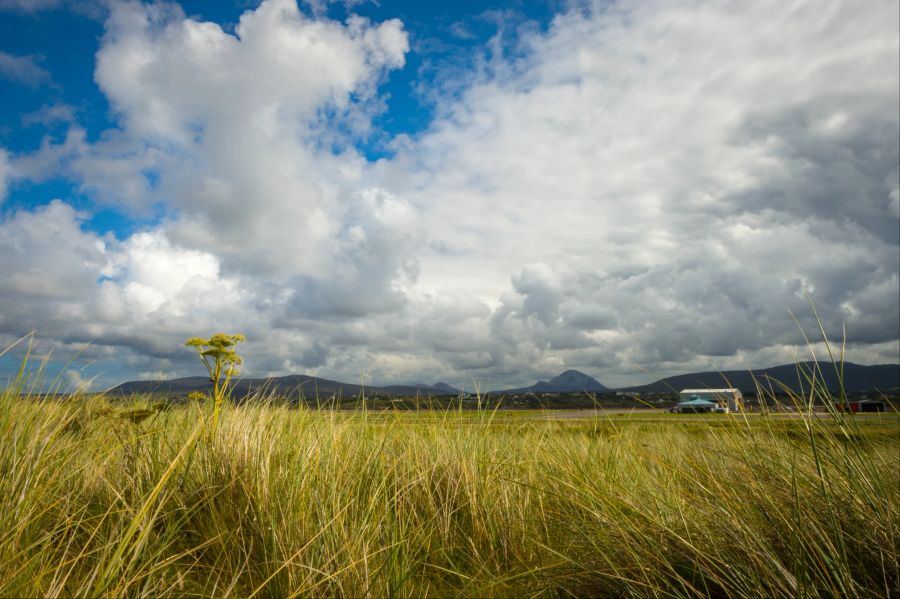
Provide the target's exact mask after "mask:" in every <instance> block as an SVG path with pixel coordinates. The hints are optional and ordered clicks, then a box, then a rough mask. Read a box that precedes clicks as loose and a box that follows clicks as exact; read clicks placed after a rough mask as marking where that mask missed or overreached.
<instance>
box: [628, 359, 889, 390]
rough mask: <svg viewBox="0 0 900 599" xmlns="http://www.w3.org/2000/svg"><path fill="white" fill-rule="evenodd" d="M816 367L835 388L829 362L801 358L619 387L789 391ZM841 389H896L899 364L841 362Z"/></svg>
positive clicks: (804, 381) (800, 386)
mask: <svg viewBox="0 0 900 599" xmlns="http://www.w3.org/2000/svg"><path fill="white" fill-rule="evenodd" d="M816 368H818V371H819V373H820V374H819V376H818V377H817V378H818V380H819V381H824V382H825V384H826V385H827V386H828V388H829V389H831V390H836V389H837V388H838V376H837V373H836V372H835V369H834V365H832V364H831V362H818V366H817V363H816V362H800V363H799V364H784V365H781V366H773V367H771V368H761V369H758V370H727V371H722V372H715V371H713V372H694V373H691V374H679V375H676V376H670V377H666V378H664V379H660V380H658V381H656V382H653V383H650V384H649V385H638V386H635V387H627V388H624V389H621V391H633V392H637V393H662V392H666V391H674V392H678V391H680V390H681V389H690V388H699V389H704V388H710V389H714V388H721V387H735V388H737V389H740V390H741V391H742V392H743V393H753V394H755V393H756V385H757V384H759V385H760V386H761V387H763V388H764V389H767V390H775V391H779V390H780V387H779V385H778V383H779V382H780V383H782V384H783V385H786V386H788V387H789V388H790V389H791V390H792V391H794V392H799V391H800V390H801V389H808V388H809V385H808V384H807V379H806V375H808V373H810V372H812V371H813V370H814V369H816ZM843 378H844V390H845V391H848V392H853V391H866V392H872V391H882V392H889V391H892V390H894V391H896V390H897V389H898V387H900V364H879V365H876V366H861V365H859V364H853V363H850V362H845V363H844V373H843Z"/></svg>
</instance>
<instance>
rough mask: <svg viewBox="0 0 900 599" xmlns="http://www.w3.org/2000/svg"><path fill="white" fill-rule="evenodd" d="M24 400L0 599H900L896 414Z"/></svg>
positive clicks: (6, 475) (1, 413) (3, 506)
mask: <svg viewBox="0 0 900 599" xmlns="http://www.w3.org/2000/svg"><path fill="white" fill-rule="evenodd" d="M23 389H25V390H26V391H25V392H23ZM27 389H28V384H27V383H25V382H24V381H21V380H20V381H18V382H17V383H16V384H14V385H11V386H10V388H9V389H8V390H7V391H6V392H5V393H3V394H2V395H0V439H2V443H0V472H2V473H3V476H2V477H0V596H86V597H88V596H101V595H102V596H129V597H136V596H152V597H158V596H167V595H169V596H174V595H177V596H195V595H196V596H240V597H250V596H255V597H290V596H304V595H340V596H350V597H360V596H374V597H389V596H391V597H423V596H480V597H489V596H516V597H518V596H528V595H576V596H636V597H684V596H710V595H711V596H730V597H743V596H747V597H750V596H753V597H758V596H771V597H778V596H784V597H788V596H789V597H797V596H802V597H816V596H822V597H833V596H848V597H853V596H858V597H875V596H885V595H889V594H897V593H900V567H898V553H900V546H898V544H900V478H898V477H900V475H898V472H900V451H898V450H900V437H898V433H900V419H898V416H897V414H896V413H890V414H885V415H875V416H874V417H867V418H861V417H849V416H844V415H841V414H838V413H833V412H832V413H826V414H816V413H813V412H812V411H811V410H810V411H806V412H804V411H803V410H802V409H800V410H799V411H798V412H797V414H795V415H794V416H793V417H791V418H785V417H779V416H774V415H773V416H766V415H752V416H743V415H717V416H715V417H708V418H707V417H702V418H697V417H688V418H687V419H679V417H678V416H672V415H666V414H654V415H652V416H648V415H647V413H644V412H642V413H635V414H634V415H631V416H629V415H624V416H623V415H619V416H608V417H606V416H599V417H592V418H586V419H571V420H555V419H553V418H552V417H551V416H552V414H530V415H529V414H514V415H508V414H505V413H503V412H481V413H476V414H473V413H471V412H469V413H465V414H461V413H457V412H448V413H434V412H428V413H409V412H380V413H372V412H356V413H346V412H328V411H312V410H303V409H300V410H297V409H288V408H286V407H278V406H274V405H269V404H264V403H262V402H249V403H247V404H244V405H242V406H240V407H236V406H232V405H229V404H225V405H224V406H223V407H222V411H221V414H220V416H219V423H218V427H217V429H216V430H215V431H214V432H213V431H212V428H211V427H210V425H209V424H210V421H211V408H210V407H208V406H198V405H189V406H185V407H178V408H174V409H170V410H164V409H161V408H162V406H153V405H151V404H150V403H149V401H148V400H147V399H146V398H143V399H142V398H134V400H133V401H131V402H130V403H128V404H119V405H116V406H111V405H110V404H108V403H106V402H105V400H103V399H102V398H97V397H87V396H78V395H76V396H72V397H67V398H65V400H59V401H55V400H54V401H50V400H42V399H40V398H38V397H36V396H34V395H33V394H31V395H29V393H28V392H27ZM796 399H797V403H798V406H799V407H800V408H802V406H803V404H804V401H805V399H804V398H796Z"/></svg>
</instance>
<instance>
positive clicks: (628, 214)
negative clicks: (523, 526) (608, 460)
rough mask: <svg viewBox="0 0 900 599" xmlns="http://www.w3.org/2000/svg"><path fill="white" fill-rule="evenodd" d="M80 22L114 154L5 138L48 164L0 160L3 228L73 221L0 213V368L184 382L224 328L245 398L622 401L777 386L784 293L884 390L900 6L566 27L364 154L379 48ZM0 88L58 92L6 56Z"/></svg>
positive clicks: (396, 39)
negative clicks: (24, 192)
mask: <svg viewBox="0 0 900 599" xmlns="http://www.w3.org/2000/svg"><path fill="white" fill-rule="evenodd" d="M64 4H65V3H61V2H49V1H47V2H42V3H37V4H35V5H30V6H31V8H32V9H33V10H31V13H30V16H29V17H28V18H38V19H39V18H41V14H44V13H41V14H37V13H38V12H39V11H38V10H37V9H38V8H40V9H44V10H48V11H49V10H52V9H54V8H56V9H57V10H62V9H61V8H59V7H60V6H62V5H64ZM0 9H6V10H12V11H19V12H22V11H26V12H27V11H29V4H28V3H26V2H20V1H18V0H17V1H15V2H9V1H8V0H5V1H4V3H3V4H0ZM10 14H12V13H7V15H10ZM103 14H104V19H105V22H104V33H103V36H102V39H100V41H99V47H98V48H97V49H96V63H95V70H94V79H95V81H96V85H97V86H99V89H100V90H101V92H102V94H103V95H104V97H105V98H106V100H107V102H108V104H109V110H110V114H111V122H112V124H111V126H109V127H108V128H106V129H105V130H104V131H102V132H101V133H100V134H99V135H91V134H89V133H88V132H87V131H86V130H85V128H84V127H82V126H81V125H80V124H79V121H78V110H77V107H75V108H73V107H67V106H59V105H57V106H48V107H46V108H45V110H44V111H43V112H41V113H39V114H36V115H32V116H31V117H30V120H29V123H31V126H47V127H50V126H53V127H57V128H59V127H63V131H64V133H63V134H62V135H58V136H56V137H53V136H50V135H48V136H46V137H45V138H44V141H43V142H42V143H41V144H39V146H38V147H35V148H32V149H30V150H16V151H13V150H11V149H10V148H9V147H6V148H4V147H3V145H4V144H3V138H2V137H0V201H2V198H4V197H6V196H7V195H9V194H11V191H12V190H14V189H27V188H28V186H29V185H35V184H37V183H40V182H42V181H48V180H51V179H63V180H65V181H67V182H69V183H71V184H72V187H73V188H74V189H77V191H78V193H79V194H80V196H82V197H84V198H88V201H86V202H85V201H79V202H76V201H74V200H73V198H69V197H65V196H61V197H35V198H34V200H33V203H32V204H31V205H21V204H19V205H16V206H13V207H10V206H6V207H4V210H3V216H2V221H0V255H2V256H3V257H4V259H3V260H2V261H0V277H2V280H3V281H4V283H3V285H2V290H0V342H2V343H9V342H10V341H12V340H13V339H15V338H16V337H18V336H21V335H23V334H25V333H28V332H29V331H31V330H34V331H36V332H37V336H38V337H39V338H41V339H43V340H45V342H47V343H52V344H54V345H56V346H58V347H59V349H58V350H57V352H58V353H63V354H64V353H65V352H66V351H70V350H73V349H74V348H76V347H80V346H81V345H82V344H84V343H87V342H90V343H91V345H90V346H89V347H88V348H87V349H86V350H84V351H83V353H82V354H80V356H79V358H78V359H79V360H87V359H92V360H96V361H97V362H96V364H99V365H103V364H105V366H103V368H106V369H107V372H105V373H104V372H100V373H99V374H100V379H99V380H101V381H105V382H106V383H113V382H117V381H118V380H121V379H124V378H134V377H138V376H141V377H146V376H153V375H154V373H165V374H167V375H171V376H180V375H187V374H193V373H195V372H196V365H195V364H194V363H193V360H192V358H193V356H191V355H190V354H189V353H187V352H184V351H182V349H181V347H180V345H181V342H182V341H183V340H184V339H186V338H187V337H190V336H195V335H203V334H211V333H213V332H215V331H219V330H222V331H226V332H242V333H244V334H246V336H247V337H248V343H247V345H246V348H244V353H245V354H246V356H247V358H246V362H247V368H246V372H247V373H248V374H253V375H267V374H287V373H295V372H304V373H309V374H319V375H322V376H327V377H328V378H337V379H344V380H355V379H358V377H359V374H360V373H361V372H363V373H365V376H366V378H367V380H371V381H372V382H374V383H379V384H381V383H392V382H411V381H419V380H425V381H430V382H433V381H434V380H446V381H448V382H450V383H453V384H456V385H460V384H465V383H466V382H468V381H471V380H473V379H474V380H478V381H481V382H482V383H487V384H488V385H490V386H492V387H494V388H499V387H509V386H515V385H517V384H528V383H530V382H532V381H533V380H536V379H537V378H540V377H545V376H547V375H548V374H550V375H552V374H556V373H558V372H560V371H561V370H564V369H566V368H577V369H579V370H583V371H586V372H589V373H591V374H592V375H595V376H597V377H598V378H599V379H600V380H601V381H603V382H604V383H605V384H607V385H619V384H631V383H638V382H641V381H645V380H648V379H650V378H654V377H658V376H664V375H667V374H672V373H676V372H684V371H691V370H709V369H715V368H731V367H736V368H741V367H745V366H753V367H762V366H768V365H772V364H776V363H783V362H787V361H791V360H793V359H794V358H795V356H796V353H795V352H796V351H797V348H798V346H800V347H801V348H802V347H803V346H804V345H805V344H804V340H803V336H802V335H801V333H800V330H799V328H798V326H797V324H795V323H794V322H793V321H792V318H791V316H790V314H789V311H791V312H792V313H793V314H794V315H795V316H796V318H797V320H798V321H799V324H800V325H802V326H803V327H804V328H805V329H806V331H807V332H809V333H814V330H815V328H816V326H815V323H814V321H813V320H812V315H811V314H810V309H809V306H808V305H807V299H806V295H807V294H809V295H810V296H811V297H812V299H813V301H814V302H815V305H816V309H817V310H818V313H819V316H820V317H821V318H822V321H823V323H824V325H825V329H826V331H827V332H828V333H829V334H830V335H831V336H832V337H833V338H838V339H839V338H840V335H841V330H842V326H844V325H845V326H846V330H847V339H848V359H850V360H852V361H854V362H859V363H884V362H896V361H897V360H898V353H900V340H898V337H900V298H898V293H900V291H898V288H900V280H898V270H900V266H898V258H900V182H898V180H900V166H898V165H900V116H898V108H897V107H898V105H900V75H898V73H900V58H898V57H900V43H898V39H900V35H898V22H900V14H898V3H897V2H896V1H893V0H878V1H873V2H866V3H858V2H849V1H829V2H825V3H822V2H812V1H799V0H791V1H787V2H785V1H784V0H778V1H774V0H760V1H758V2H752V3H746V2H719V3H704V2H696V1H690V0H682V1H669V0H653V1H649V2H648V1H644V0H642V1H640V2H638V1H629V0H621V1H618V2H613V3H608V2H599V1H597V2H593V3H590V2H585V3H582V2H577V3H572V4H571V5H570V6H568V8H565V9H564V10H562V11H561V12H559V13H558V14H556V15H555V16H554V17H553V19H552V21H550V22H549V23H548V24H547V26H546V27H535V26H531V25H530V24H528V23H517V24H516V25H515V26H516V27H518V30H517V35H516V36H515V37H514V38H513V41H509V39H507V38H504V37H503V36H502V35H500V34H498V35H496V36H494V37H492V38H491V39H490V40H488V43H486V44H485V46H484V50H483V52H479V53H477V54H476V55H475V57H474V59H473V60H472V61H471V64H470V65H469V68H467V69H454V70H453V71H452V72H448V73H447V74H446V75H445V76H444V77H443V78H442V79H441V87H440V89H437V88H435V89H433V90H431V93H429V90H424V91H423V98H422V99H421V101H422V102H426V101H427V102H432V103H433V106H432V108H433V110H432V114H433V117H432V119H431V121H430V122H429V123H428V125H427V127H425V128H424V129H423V130H422V131H417V132H414V133H413V134H411V135H406V134H402V133H392V132H390V131H385V130H384V129H383V128H381V127H380V123H381V122H382V121H383V118H382V117H383V116H384V114H385V111H388V110H389V108H388V107H389V106H390V102H389V100H390V99H389V98H388V97H387V95H386V94H385V92H384V90H383V84H384V82H385V81H386V80H387V79H388V78H389V77H390V76H391V75H392V73H396V72H398V71H400V70H402V69H404V68H405V65H406V62H407V59H408V57H409V56H410V54H411V53H413V52H416V51H417V50H416V47H415V46H413V45H411V43H410V40H411V39H413V38H414V37H415V31H411V30H409V29H408V28H407V26H406V24H404V23H403V22H402V21H401V20H400V19H389V20H383V21H380V22H376V21H372V20H369V19H366V18H363V17H360V16H353V15H351V16H350V17H348V18H346V19H343V20H334V19H330V18H329V17H328V16H326V13H323V11H320V10H306V9H304V8H302V7H298V5H297V4H296V2H295V1H294V0H265V1H264V2H262V3H261V4H260V5H259V6H257V7H255V8H251V9H248V10H246V12H244V13H243V15H242V16H241V17H240V21H239V23H237V24H236V25H235V26H234V27H228V26H225V27H223V25H222V24H219V23H215V22H205V21H202V20H197V19H194V18H191V17H188V16H186V14H185V12H184V10H182V8H181V7H179V6H178V5H177V4H174V3H155V4H143V3H140V2H134V1H131V2H112V3H110V4H109V6H108V10H106V9H105V10H104V13H103ZM0 18H12V17H9V16H7V17H4V16H3V14H2V13H0ZM16 18H21V16H17V17H16ZM501 46H502V47H501ZM0 77H6V78H7V79H14V80H16V81H17V84H19V85H22V86H31V87H35V86H42V85H44V86H50V85H58V84H57V83H53V81H54V79H53V77H54V74H53V73H50V72H48V71H47V70H45V69H44V67H43V66H42V65H41V64H40V61H39V57H34V56H20V55H16V54H15V53H14V52H12V51H11V50H9V49H4V48H3V47H0ZM23 120H24V119H23ZM35 123H36V124H35ZM41 123H43V125H41ZM23 126H24V125H23ZM373 139H374V140H377V143H378V144H380V145H381V146H382V147H383V148H385V150H386V151H385V153H384V155H383V156H381V157H373V156H371V155H370V154H369V153H367V152H366V151H365V149H364V146H365V145H366V144H371V143H372V140H373ZM34 189H37V190H40V189H41V187H39V186H37V187H34ZM99 211H110V212H113V213H116V214H120V215H123V218H126V219H132V220H133V221H134V222H136V223H143V224H140V225H139V226H136V227H135V228H134V229H133V230H129V231H128V233H127V234H124V235H119V236H116V235H113V234H112V233H110V232H106V231H102V230H96V227H90V226H87V222H88V221H89V219H90V218H91V217H92V215H93V214H94V213H96V212H99ZM813 336H815V335H813ZM800 351H801V352H803V351H804V350H803V349H801V350H800ZM800 355H801V357H805V356H806V355H807V354H805V353H801V354H800Z"/></svg>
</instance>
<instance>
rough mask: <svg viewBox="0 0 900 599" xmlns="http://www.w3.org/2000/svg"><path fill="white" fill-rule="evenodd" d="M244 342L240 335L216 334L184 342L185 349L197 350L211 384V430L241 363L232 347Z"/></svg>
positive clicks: (244, 338)
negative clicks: (230, 382) (229, 384)
mask: <svg viewBox="0 0 900 599" xmlns="http://www.w3.org/2000/svg"><path fill="white" fill-rule="evenodd" d="M246 340H247V338H246V337H244V336H243V335H240V334H237V335H226V334H225V333H216V334H215V335H213V336H212V337H210V338H209V339H203V338H201V337H191V338H190V339H188V340H187V341H185V342H184V344H185V345H186V346H187V347H193V348H194V349H196V350H197V354H198V355H199V356H200V361H201V362H203V366H204V367H205V368H206V371H207V372H208V373H209V382H211V383H212V384H213V393H212V396H213V429H215V427H216V425H217V423H218V421H219V408H220V407H221V405H222V402H223V401H224V400H225V396H226V395H227V391H228V383H229V381H230V380H231V378H232V377H234V376H237V375H238V371H237V367H238V366H239V365H240V364H241V363H242V362H243V360H242V359H241V357H240V356H239V355H237V353H236V352H235V351H234V346H235V345H237V344H238V343H240V342H242V341H246Z"/></svg>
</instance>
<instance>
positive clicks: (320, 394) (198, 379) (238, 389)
mask: <svg viewBox="0 0 900 599" xmlns="http://www.w3.org/2000/svg"><path fill="white" fill-rule="evenodd" d="M447 387H449V385H447ZM211 389H212V384H211V383H210V382H209V379H207V378H206V377H202V376H192V377H187V378H181V379H171V380H167V381H129V382H127V383H122V384H121V385H118V386H116V387H113V388H112V389H110V390H109V391H108V392H107V393H109V394H112V395H133V394H136V393H161V394H165V395H187V394H188V393H190V392H191V391H209V390H211ZM451 389H452V387H451ZM363 391H364V392H365V394H366V396H367V397H371V396H377V395H384V396H394V397H414V396H416V395H417V394H418V395H428V394H432V395H447V394H450V393H451V392H450V391H446V390H444V389H443V388H436V387H428V386H409V385H391V386H385V387H375V386H369V385H366V386H365V387H363V386H361V385H355V384H351V383H342V382H340V381H332V380H329V379H322V378H318V377H314V376H308V375H305V374H293V375H288V376H281V377H270V378H242V379H238V380H237V381H235V382H234V391H233V393H232V395H233V396H234V397H236V398H242V397H246V396H248V395H250V394H251V393H261V394H262V395H277V396H280V397H287V398H290V399H306V400H315V399H316V398H318V399H320V400H323V401H324V400H327V399H330V398H331V397H332V396H336V397H343V398H348V397H354V396H358V395H359V394H360V393H362V392H363ZM452 393H456V391H455V390H453V391H452Z"/></svg>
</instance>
